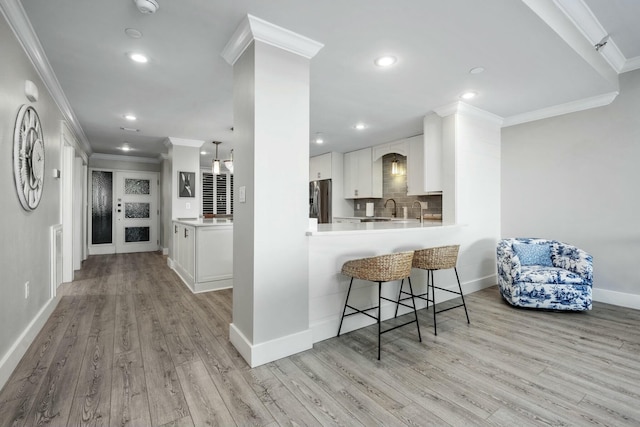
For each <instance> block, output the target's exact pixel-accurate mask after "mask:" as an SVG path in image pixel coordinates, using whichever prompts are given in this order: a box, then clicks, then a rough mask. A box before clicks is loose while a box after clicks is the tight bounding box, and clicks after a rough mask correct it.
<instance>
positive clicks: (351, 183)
mask: <svg viewBox="0 0 640 427" xmlns="http://www.w3.org/2000/svg"><path fill="white" fill-rule="evenodd" d="M344 198H345V199H372V198H382V158H378V159H377V160H375V161H374V160H373V149H372V148H371V147H369V148H365V149H362V150H357V151H351V152H349V153H345V155H344Z"/></svg>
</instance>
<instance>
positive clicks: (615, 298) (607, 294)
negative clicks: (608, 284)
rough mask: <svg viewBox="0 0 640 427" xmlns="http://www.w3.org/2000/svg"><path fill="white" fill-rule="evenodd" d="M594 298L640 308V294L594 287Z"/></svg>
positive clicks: (598, 300)
mask: <svg viewBox="0 0 640 427" xmlns="http://www.w3.org/2000/svg"><path fill="white" fill-rule="evenodd" d="M593 300H594V301H597V302H603V303H606V304H613V305H619V306H621V307H627V308H635V309H636V310H640V295H637V294H627V293H624V292H616V291H608V290H606V289H598V288H593Z"/></svg>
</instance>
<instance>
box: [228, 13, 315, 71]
mask: <svg viewBox="0 0 640 427" xmlns="http://www.w3.org/2000/svg"><path fill="white" fill-rule="evenodd" d="M254 40H257V41H260V42H263V43H266V44H269V45H271V46H275V47H277V48H280V49H283V50H286V51H288V52H291V53H294V54H296V55H300V56H303V57H305V58H307V59H311V58H313V57H314V56H315V55H316V54H317V53H318V51H320V49H322V48H323V47H324V44H322V43H319V42H317V41H315V40H312V39H310V38H308V37H305V36H301V35H300V34H297V33H294V32H293V31H290V30H287V29H286V28H282V27H279V26H277V25H274V24H272V23H270V22H267V21H265V20H263V19H260V18H256V17H255V16H253V15H249V14H248V15H247V16H246V17H245V18H244V19H243V20H242V22H241V23H240V25H239V26H238V28H236V31H235V32H234V33H233V35H232V36H231V39H229V41H228V42H227V45H226V46H225V47H224V49H222V53H221V55H222V57H223V58H224V59H225V61H227V62H228V63H229V64H231V65H233V64H235V63H236V61H237V60H238V58H240V55H242V53H243V52H244V51H245V50H246V49H247V47H249V45H250V44H251V42H253V41H254Z"/></svg>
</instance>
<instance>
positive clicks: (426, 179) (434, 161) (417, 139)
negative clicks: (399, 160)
mask: <svg viewBox="0 0 640 427" xmlns="http://www.w3.org/2000/svg"><path fill="white" fill-rule="evenodd" d="M408 141H409V155H408V156H407V195H408V196H419V195H424V194H430V193H439V192H442V120H441V118H440V117H439V116H437V115H435V114H433V115H428V116H426V117H425V119H424V135H418V136H414V137H412V138H409V139H408Z"/></svg>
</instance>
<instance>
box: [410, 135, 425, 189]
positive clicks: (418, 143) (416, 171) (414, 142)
mask: <svg viewBox="0 0 640 427" xmlns="http://www.w3.org/2000/svg"><path fill="white" fill-rule="evenodd" d="M424 166H425V159H424V138H423V136H422V135H419V136H415V137H413V138H410V139H409V155H408V156H407V196H415V195H420V194H424V193H425V178H424Z"/></svg>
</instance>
